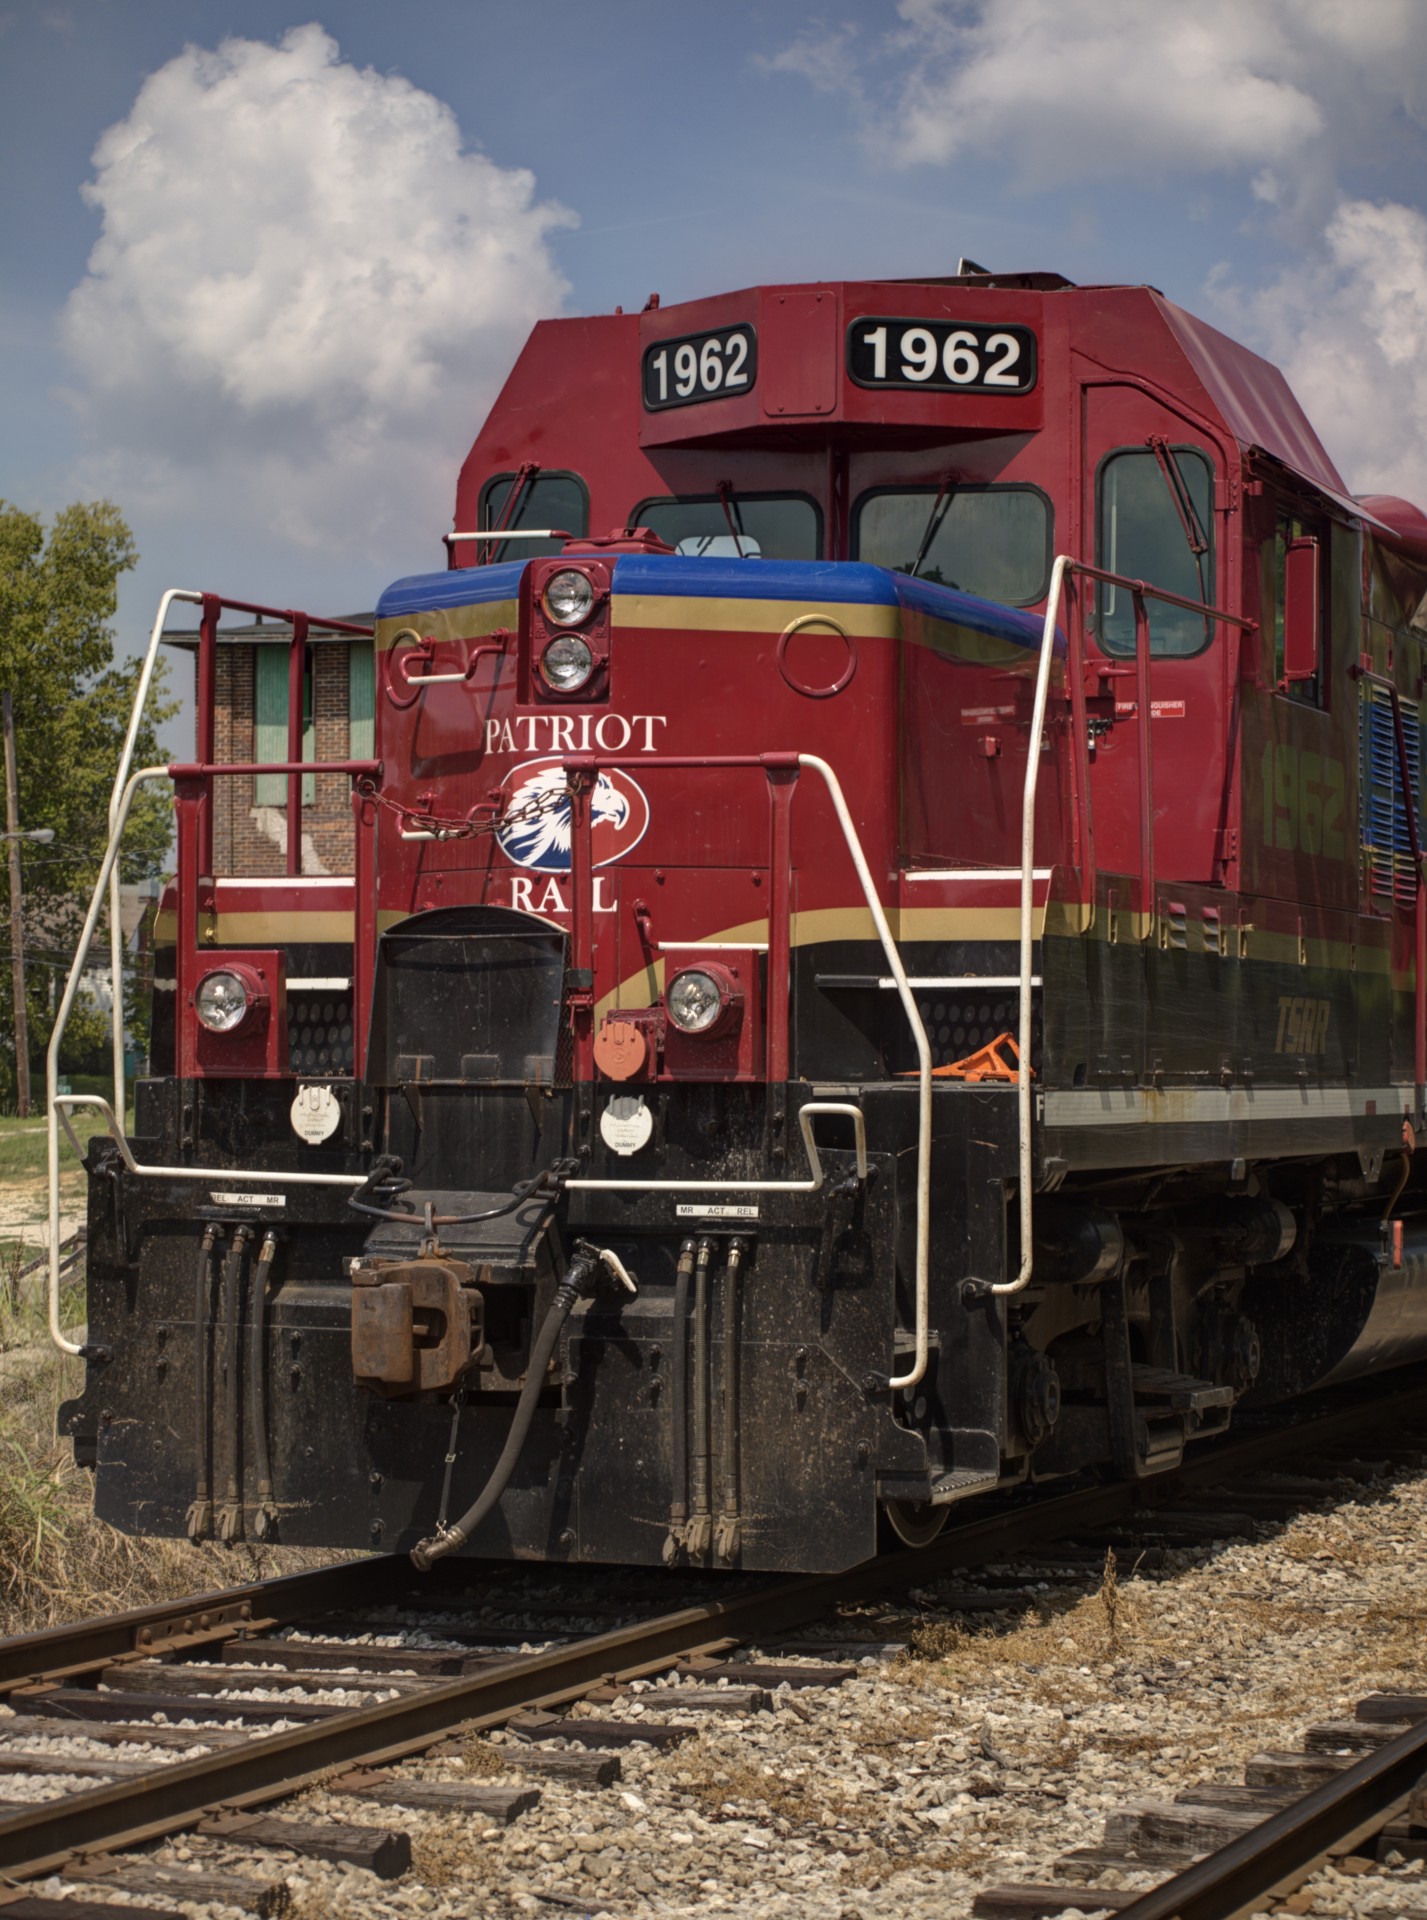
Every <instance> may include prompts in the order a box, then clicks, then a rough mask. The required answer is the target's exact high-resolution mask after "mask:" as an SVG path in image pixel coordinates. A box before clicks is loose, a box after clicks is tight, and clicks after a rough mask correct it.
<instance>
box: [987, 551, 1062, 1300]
mask: <svg viewBox="0 0 1427 1920" xmlns="http://www.w3.org/2000/svg"><path fill="white" fill-rule="evenodd" d="M1074 564H1075V562H1074V560H1073V559H1072V558H1071V556H1070V555H1069V554H1068V553H1058V554H1057V555H1056V556H1055V565H1054V567H1053V568H1052V569H1051V576H1050V594H1049V597H1048V598H1047V600H1046V603H1045V624H1044V625H1043V627H1042V628H1041V652H1040V663H1039V666H1038V667H1037V670H1036V698H1035V705H1034V706H1033V707H1032V709H1031V733H1030V739H1029V741H1028V742H1027V744H1026V780H1025V786H1024V788H1023V789H1022V792H1021V981H1020V1005H1019V1008H1018V1013H1019V1021H1018V1026H1019V1041H1018V1046H1019V1050H1020V1055H1021V1057H1020V1060H1019V1061H1018V1062H1017V1067H1016V1122H1017V1132H1018V1134H1019V1136H1020V1141H1019V1146H1020V1154H1019V1168H1020V1188H1021V1192H1020V1203H1021V1270H1020V1272H1019V1273H1018V1274H1017V1275H1016V1277H1015V1279H1014V1280H999V1281H995V1282H993V1284H992V1286H991V1289H990V1290H991V1292H992V1293H993V1294H1007V1293H1020V1292H1021V1290H1022V1289H1023V1288H1024V1287H1026V1286H1028V1285H1029V1284H1030V1278H1031V1274H1032V1272H1033V1271H1034V1268H1035V1245H1034V1242H1033V1240H1032V1237H1031V1236H1032V1232H1033V1230H1034V1224H1035V1215H1034V1207H1033V1205H1032V1202H1033V1199H1034V1195H1033V1192H1032V1175H1033V1168H1034V1153H1033V1144H1034V1143H1033V1137H1032V1131H1031V1122H1032V1108H1031V1031H1032V1021H1031V989H1032V986H1033V985H1034V982H1033V981H1032V978H1031V948H1032V946H1033V944H1034V940H1033V934H1034V927H1035V875H1036V866H1035V839H1036V782H1037V780H1038V779H1039V777H1040V770H1041V738H1042V736H1043V734H1044V732H1045V708H1046V698H1047V696H1048V694H1049V692H1050V663H1051V661H1052V659H1053V658H1054V656H1055V618H1056V614H1057V613H1058V612H1059V611H1060V596H1061V593H1062V592H1063V590H1064V586H1065V573H1066V569H1067V567H1071V566H1074Z"/></svg>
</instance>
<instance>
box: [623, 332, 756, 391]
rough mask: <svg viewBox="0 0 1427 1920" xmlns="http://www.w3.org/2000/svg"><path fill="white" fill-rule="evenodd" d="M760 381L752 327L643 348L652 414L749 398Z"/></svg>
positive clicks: (645, 387)
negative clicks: (703, 402) (707, 402)
mask: <svg viewBox="0 0 1427 1920" xmlns="http://www.w3.org/2000/svg"><path fill="white" fill-rule="evenodd" d="M757 377H758V336H757V335H756V334H755V333H754V331H753V329H752V327H748V326H738V327H716V328H715V329H714V330H713V332H711V333H689V334H684V335H683V336H681V337H680V338H679V339H677V340H656V341H655V343H654V345H653V346H652V347H646V348H645V349H644V405H645V407H646V409H647V410H648V411H649V412H650V413H662V412H664V410H665V409H666V408H668V407H692V406H694V405H696V404H697V403H698V402H699V401H701V400H722V399H724V398H725V396H726V395H729V394H737V393H747V392H748V391H749V389H750V388H751V387H752V385H753V382H754V381H755V380H756V379H757Z"/></svg>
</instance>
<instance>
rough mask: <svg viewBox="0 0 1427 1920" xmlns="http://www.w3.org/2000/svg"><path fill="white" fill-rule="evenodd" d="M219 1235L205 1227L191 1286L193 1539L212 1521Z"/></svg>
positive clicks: (203, 1534) (200, 1536)
mask: <svg viewBox="0 0 1427 1920" xmlns="http://www.w3.org/2000/svg"><path fill="white" fill-rule="evenodd" d="M219 1238H220V1230H219V1228H218V1227H216V1226H209V1227H207V1228H205V1230H204V1234H203V1244H202V1247H201V1249H200V1251H199V1255H198V1272H197V1275H196V1276H195V1279H194V1286H193V1432H194V1440H195V1444H196V1447H197V1453H198V1461H197V1471H196V1473H195V1476H194V1492H193V1504H192V1506H191V1507H190V1508H189V1510H188V1531H189V1535H190V1537H191V1538H192V1539H195V1540H201V1539H203V1538H205V1537H206V1535H207V1534H208V1532H209V1530H210V1529H211V1527H212V1525H213V1502H212V1499H211V1497H210V1487H211V1484H212V1454H213V1434H212V1430H211V1428H210V1425H209V1416H208V1365H209V1340H208V1301H209V1296H210V1294H211V1292H212V1288H213V1249H214V1247H215V1246H216V1245H217V1243H218V1240H219Z"/></svg>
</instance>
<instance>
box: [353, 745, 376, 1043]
mask: <svg viewBox="0 0 1427 1920" xmlns="http://www.w3.org/2000/svg"><path fill="white" fill-rule="evenodd" d="M375 812H376V810H375V808H374V807H373V806H372V802H371V796H370V794H368V793H366V792H364V791H363V788H362V783H361V781H360V780H354V781H353V782H352V843H353V863H352V864H353V868H354V872H353V876H352V885H353V887H354V888H355V891H356V898H355V899H354V900H353V902H352V1073H353V1076H354V1077H355V1078H356V1079H357V1080H361V1079H362V1078H364V1076H365V1074H366V1071H367V1039H368V1035H369V1029H370V1024H371V1017H372V1007H371V994H372V985H373V982H374V980H375V977H376V960H377V847H376V839H377V836H376V821H375Z"/></svg>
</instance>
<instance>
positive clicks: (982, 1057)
mask: <svg viewBox="0 0 1427 1920" xmlns="http://www.w3.org/2000/svg"><path fill="white" fill-rule="evenodd" d="M1003 1049H1004V1051H1005V1053H1008V1054H1009V1055H1010V1056H1011V1057H1010V1059H1009V1060H1007V1059H1005V1058H1004V1057H1003V1052H1002V1050H1003ZM1020 1074H1021V1050H1020V1048H1019V1047H1018V1046H1017V1045H1016V1036H1015V1035H1014V1034H1013V1033H998V1034H997V1035H996V1038H995V1039H994V1040H993V1041H991V1043H990V1044H989V1045H988V1046H984V1047H978V1048H977V1049H976V1051H975V1053H968V1054H967V1056H966V1058H965V1059H964V1060H953V1061H951V1062H950V1064H949V1065H947V1066H944V1067H933V1068H932V1078H933V1079H934V1080H969V1081H971V1082H973V1083H975V1082H977V1081H980V1080H1018V1079H1019V1078H1020Z"/></svg>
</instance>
